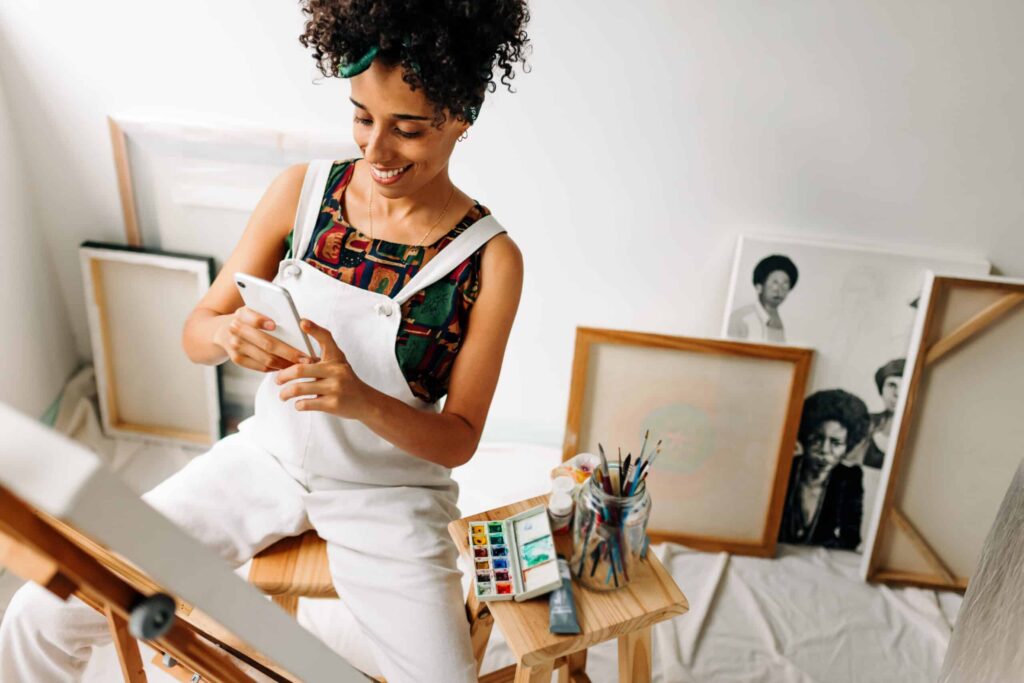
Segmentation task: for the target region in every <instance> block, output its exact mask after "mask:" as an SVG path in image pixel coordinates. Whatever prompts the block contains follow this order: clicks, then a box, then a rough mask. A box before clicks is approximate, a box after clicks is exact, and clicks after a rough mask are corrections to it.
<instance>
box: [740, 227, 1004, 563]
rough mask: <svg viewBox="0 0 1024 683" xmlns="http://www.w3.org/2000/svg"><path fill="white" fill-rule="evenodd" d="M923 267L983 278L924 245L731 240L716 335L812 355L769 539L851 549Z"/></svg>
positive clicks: (858, 537)
mask: <svg viewBox="0 0 1024 683" xmlns="http://www.w3.org/2000/svg"><path fill="white" fill-rule="evenodd" d="M929 269H939V270H942V271H944V272H948V273H951V274H958V275H984V274H986V273H988V272H989V270H990V264H989V263H988V262H987V261H985V260H983V259H981V258H966V257H962V256H957V255H950V254H943V253H937V252H934V251H929V250H926V249H920V250H911V249H905V248H892V247H886V246H865V245H853V244H835V243H829V242H823V241H810V240H799V239H792V238H782V237H762V236H743V237H741V238H740V242H739V245H738V247H737V250H736V257H735V261H734V264H733V272H732V279H731V283H730V287H729V294H728V298H727V301H726V308H725V315H724V319H723V322H722V335H723V336H724V337H727V338H730V339H744V340H747V341H759V342H763V343H776V344H797V345H800V346H805V347H809V348H813V349H814V350H815V352H816V355H815V361H814V369H813V370H812V372H811V377H810V381H809V382H808V385H807V393H808V402H807V403H806V404H805V406H804V414H805V418H806V419H804V420H803V421H802V423H801V438H800V440H799V441H800V444H801V445H800V446H799V447H798V454H797V458H796V460H795V461H794V464H795V472H794V478H793V479H794V487H795V488H794V490H793V491H791V492H790V494H789V495H788V496H787V512H786V514H785V515H784V518H783V528H782V535H781V536H780V541H783V542H789V543H808V544H813V545H824V546H827V547H837V548H845V549H850V550H860V549H862V547H863V542H864V539H865V538H866V536H867V532H868V527H869V516H870V514H869V511H870V510H871V509H872V506H873V505H874V500H875V496H876V493H877V490H878V482H879V480H880V477H881V467H882V465H883V464H884V461H885V452H886V449H887V447H888V440H889V436H890V434H891V430H892V421H893V414H894V410H895V406H896V401H897V399H898V396H899V391H900V387H901V385H902V375H903V369H904V365H905V359H906V356H907V349H908V346H909V343H910V334H911V330H912V327H913V324H914V317H915V314H916V310H917V309H916V307H917V304H918V299H919V297H920V295H921V288H922V283H923V280H924V274H925V272H926V271H927V270H929ZM805 494H806V495H805Z"/></svg>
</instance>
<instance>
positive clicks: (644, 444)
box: [636, 429, 651, 465]
mask: <svg viewBox="0 0 1024 683" xmlns="http://www.w3.org/2000/svg"><path fill="white" fill-rule="evenodd" d="M650 435H651V430H650V429H648V430H647V431H646V432H644V442H643V443H642V444H641V445H640V455H639V456H637V459H636V462H637V464H638V465H639V464H640V461H641V460H643V459H644V451H646V450H647V437H649V436H650Z"/></svg>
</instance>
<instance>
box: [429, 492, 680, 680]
mask: <svg viewBox="0 0 1024 683" xmlns="http://www.w3.org/2000/svg"><path fill="white" fill-rule="evenodd" d="M546 503H547V496H537V497H535V498H530V499H528V500H524V501H520V502H518V503H513V504H512V505H506V506H505V507H501V508H496V509H494V510H488V511H487V512H482V513H480V514H477V515H472V516H470V517H465V518H463V519H458V520H455V521H454V522H452V523H450V524H449V525H448V533H449V534H451V537H452V539H453V540H454V541H455V544H456V545H457V546H458V548H459V552H460V553H461V554H462V555H463V556H464V557H467V558H469V560H470V563H471V564H472V557H471V555H472V551H471V550H470V548H469V534H468V531H469V523H470V522H476V521H481V520H492V519H504V518H506V517H511V516H512V515H515V514H517V513H519V512H522V511H524V510H528V509H529V508H532V507H536V506H537V505H545V504H546ZM555 547H556V549H557V550H558V552H559V553H561V554H563V555H565V556H566V557H567V558H570V557H572V537H571V535H570V534H559V535H556V536H555ZM573 597H574V598H575V600H576V612H577V616H578V618H579V622H580V630H581V631H582V633H580V634H579V635H575V636H571V635H570V636H565V635H555V634H554V633H551V632H550V631H549V630H548V623H549V621H548V601H547V599H546V598H545V597H543V596H542V597H539V598H534V599H532V600H526V601H524V602H514V601H496V602H480V601H478V600H477V599H476V595H475V591H474V590H472V589H471V590H470V595H469V599H468V600H467V601H466V609H467V611H468V612H469V619H470V629H471V633H472V638H473V651H474V654H475V655H476V656H477V657H476V660H477V663H478V664H477V666H479V663H480V662H482V661H483V652H484V649H486V647H487V641H488V639H489V638H490V635H491V628H492V627H493V625H494V624H495V623H497V624H498V628H500V629H501V632H502V633H503V634H504V635H505V640H506V641H507V642H508V646H509V648H510V649H511V650H512V654H513V655H514V656H515V658H516V661H517V662H518V664H514V665H512V666H509V667H506V668H504V669H501V670H499V671H495V672H494V673H492V674H488V675H487V676H485V677H483V678H481V679H480V681H481V683H498V682H499V681H513V680H514V681H515V683H527V682H529V683H535V682H538V681H544V682H545V683H547V682H548V681H550V680H551V673H552V671H554V670H555V669H557V670H558V681H559V683H570V682H572V683H583V682H586V683H589V681H590V678H588V677H587V674H586V673H585V671H584V669H585V668H586V663H587V648H589V647H590V646H592V645H597V644H598V643H603V642H604V641H606V640H610V639H612V638H618V641H619V681H620V682H621V683H643V682H646V681H650V680H651V626H653V625H654V624H656V623H658V622H660V621H665V620H667V619H671V618H672V617H676V616H679V615H681V614H684V613H685V612H686V611H687V610H688V609H689V605H688V604H687V602H686V596H684V595H683V592H682V591H681V590H680V589H679V586H677V585H676V582H675V581H674V580H673V579H672V576H671V575H669V573H668V572H667V571H666V570H665V567H664V566H662V564H661V562H660V561H659V560H658V558H657V557H655V556H654V554H653V553H648V555H647V559H646V560H645V561H643V562H641V563H640V565H639V567H638V569H637V570H636V571H635V572H634V573H633V577H632V580H631V581H630V583H629V585H627V586H625V587H623V588H620V589H618V590H614V591H609V592H606V593H602V592H597V591H591V590H587V589H585V588H582V587H580V586H578V585H576V582H575V581H574V582H573Z"/></svg>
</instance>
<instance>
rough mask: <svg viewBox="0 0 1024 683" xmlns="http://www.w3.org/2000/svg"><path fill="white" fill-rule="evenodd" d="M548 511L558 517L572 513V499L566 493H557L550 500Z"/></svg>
mask: <svg viewBox="0 0 1024 683" xmlns="http://www.w3.org/2000/svg"><path fill="white" fill-rule="evenodd" d="M548 509H549V510H551V514H553V515H556V516H558V517H561V516H562V515H567V514H569V513H570V512H572V497H571V496H570V495H569V494H568V493H566V492H565V491H556V492H555V493H552V494H551V497H550V498H548Z"/></svg>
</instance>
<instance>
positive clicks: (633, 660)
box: [619, 626, 651, 683]
mask: <svg viewBox="0 0 1024 683" xmlns="http://www.w3.org/2000/svg"><path fill="white" fill-rule="evenodd" d="M650 680H651V627H650V626H648V627H647V628H644V629H641V630H639V631H634V632H633V633H628V634H626V635H624V636H622V637H621V638H619V683H650Z"/></svg>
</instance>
